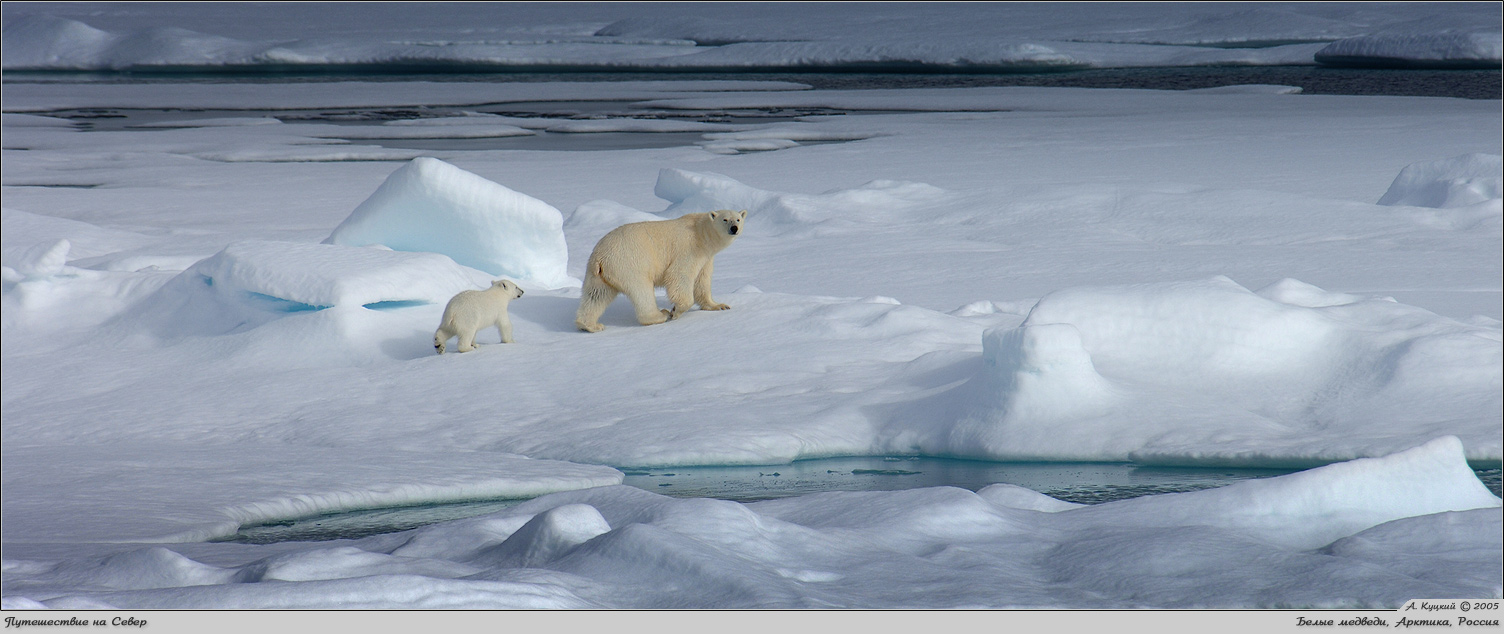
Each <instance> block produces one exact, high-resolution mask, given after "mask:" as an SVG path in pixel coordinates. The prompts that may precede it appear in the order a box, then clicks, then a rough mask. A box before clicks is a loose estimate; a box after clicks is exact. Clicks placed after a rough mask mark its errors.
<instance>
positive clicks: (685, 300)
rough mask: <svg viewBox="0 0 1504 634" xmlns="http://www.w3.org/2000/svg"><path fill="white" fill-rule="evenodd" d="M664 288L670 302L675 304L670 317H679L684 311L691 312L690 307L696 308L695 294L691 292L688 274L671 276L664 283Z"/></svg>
mask: <svg viewBox="0 0 1504 634" xmlns="http://www.w3.org/2000/svg"><path fill="white" fill-rule="evenodd" d="M663 290H664V293H665V294H666V295H668V301H669V303H671V304H673V305H674V309H673V310H672V311H670V312H669V314H668V318H669V319H678V318H679V316H680V315H683V314H684V313H687V312H689V309H691V308H694V305H695V302H694V295H693V294H692V293H691V292H690V288H689V279H688V277H687V276H685V277H680V276H674V277H672V278H670V279H669V280H668V282H667V283H665V284H664V285H663Z"/></svg>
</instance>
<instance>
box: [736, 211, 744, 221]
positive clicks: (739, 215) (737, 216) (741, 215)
mask: <svg viewBox="0 0 1504 634" xmlns="http://www.w3.org/2000/svg"><path fill="white" fill-rule="evenodd" d="M736 219H737V220H746V219H747V210H745V209H743V210H742V211H741V213H739V214H737V215H736Z"/></svg>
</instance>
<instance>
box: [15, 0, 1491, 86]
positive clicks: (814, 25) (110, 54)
mask: <svg viewBox="0 0 1504 634" xmlns="http://www.w3.org/2000/svg"><path fill="white" fill-rule="evenodd" d="M1479 4H1483V3H1479ZM1433 7H1434V5H1433ZM1490 8H1491V7H1488V6H1479V7H1472V6H1468V5H1467V4H1466V3H1459V4H1454V5H1452V6H1443V7H1434V8H1431V9H1430V10H1429V11H1421V10H1420V9H1418V8H1417V7H1416V6H1407V3H1394V4H1393V5H1383V6H1373V5H1358V7H1357V8H1353V9H1347V8H1331V7H1314V8H1309V9H1308V8H1305V7H1298V6H1291V5H1286V6H1281V7H1271V8H1265V7H1257V8H1253V9H1250V8H1248V7H1247V6H1245V5H1240V4H1233V5H1227V6H1225V7H1224V6H1215V5H1206V6H1201V7H1194V8H1190V7H1175V8H1173V9H1172V8H1157V7H1152V6H1131V7H1123V8H1117V7H1111V8H1103V7H1101V6H1097V5H1077V6H1072V5H1061V6H1058V7H1055V6H1048V7H1037V6H1028V5H1023V6H1016V7H1015V6H1007V5H1001V6H982V5H978V6H974V7H973V6H967V7H944V6H942V7H938V8H935V7H919V6H905V5H902V4H898V5H893V6H888V7H880V8H872V7H863V8H860V9H850V8H845V7H838V6H831V7H819V6H806V5H789V6H778V7H758V8H757V9H755V10H753V9H743V8H739V7H730V8H702V7H688V6H675V7H673V8H671V9H660V8H656V7H652V8H644V9H642V10H640V11H634V13H635V14H637V15H634V16H632V17H626V18H624V17H623V15H622V13H621V11H620V10H617V9H615V8H613V7H604V8H589V7H570V8H569V9H554V8H550V7H522V8H513V9H505V10H496V9H490V8H474V9H471V8H448V9H447V10H446V12H444V14H442V15H421V16H412V15H406V16H404V15H403V11H404V10H403V9H401V8H397V9H383V10H382V11H372V12H367V13H370V14H371V15H354V16H352V15H350V14H348V13H342V12H344V11H346V10H341V9H324V10H323V13H322V14H320V13H319V12H318V11H317V10H313V11H310V10H307V9H304V10H297V11H291V10H286V11H282V12H280V13H279V12H278V11H276V10H270V9H269V10H265V11H262V12H260V13H259V14H258V12H257V11H254V10H251V11H244V10H242V11H240V12H238V13H236V12H231V11H230V10H226V14H223V15H221V14H216V13H215V10H196V11H193V12H183V11H175V12H167V10H165V9H163V10H162V11H163V13H161V14H156V15H153V14H152V11H151V10H150V9H148V10H146V11H145V12H141V11H134V12H131V13H129V14H126V15H121V14H119V13H116V14H111V12H109V11H108V10H106V11H103V12H93V13H86V12H83V11H72V10H69V9H68V8H67V7H48V6H46V5H43V6H40V7H37V8H35V9H32V8H18V9H10V10H8V11H7V13H6V17H7V23H6V25H5V32H4V37H3V46H4V50H3V68H4V69H5V70H21V69H29V70H143V69H151V68H172V69H183V68H195V69H203V70H214V69H240V70H244V69H254V68H256V67H264V68H279V69H281V68H297V67H307V68H321V67H339V66H359V67H362V68H367V69H370V68H380V67H386V68H390V69H393V70H394V71H396V72H401V71H402V70H403V69H404V68H405V69H411V68H413V67H414V66H424V65H429V66H447V67H456V66H460V67H478V68H517V67H525V68H529V69H538V68H542V69H548V68H555V69H572V70H573V69H582V68H590V69H598V70H608V71H609V70H652V69H676V70H685V69H704V70H717V69H763V68H767V69H776V68H801V69H821V68H826V69H833V70H847V69H853V68H855V69H871V68H890V69H891V68H896V69H912V68H952V69H990V70H1045V69H1067V68H1114V67H1143V66H1198V65H1213V64H1314V63H1318V62H1323V61H1330V62H1331V63H1366V64H1388V65H1444V66H1445V65H1463V66H1484V67H1497V66H1498V64H1499V36H1498V31H1496V30H1495V31H1493V32H1491V33H1490V32H1487V31H1484V32H1478V29H1477V28H1475V27H1474V25H1476V24H1479V23H1483V24H1497V22H1498V13H1497V12H1496V11H1493V12H1490V11H1489V9H1490ZM566 11H567V13H566ZM858 12H860V14H859V16H860V18H861V19H853V18H854V17H856V16H858ZM429 13H430V14H432V13H433V12H429ZM310 14H311V15H310ZM498 14H502V15H498ZM63 16H69V17H63ZM227 16H230V17H228V18H227ZM290 16H297V17H298V18H301V19H302V20H303V21H306V22H310V23H318V24H320V25H321V26H325V27H326V28H323V29H319V30H311V29H309V27H307V26H304V25H301V24H288V25H285V26H282V28H278V29H275V30H274V31H273V30H270V29H268V27H267V26H266V24H267V23H271V22H277V21H282V22H286V21H289V20H290ZM503 16H504V17H503ZM404 17H406V18H408V19H404ZM153 18H155V19H153ZM310 18H314V19H310ZM317 18H322V19H317ZM80 20H83V21H80ZM85 21H87V22H93V23H96V24H106V23H108V24H111V25H119V26H118V27H112V28H113V29H115V30H111V31H106V30H101V29H100V28H96V26H92V25H90V24H86V23H85ZM410 22H422V23H423V24H424V27H423V28H422V30H423V31H424V33H425V37H422V38H420V39H414V38H413V37H412V35H411V31H406V32H399V31H395V30H393V29H395V28H400V27H393V26H392V25H406V24H408V23H410ZM497 22H500V23H503V24H504V25H503V26H496V27H487V26H483V25H486V24H491V23H497ZM561 23H563V24H568V25H569V27H567V28H566V31H569V33H568V34H561V33H560V31H559V29H560V25H561ZM603 23H604V24H606V26H605V27H603V28H595V27H594V26H586V25H587V24H596V25H598V24H603ZM279 26H280V25H279ZM205 31H216V32H213V33H210V32H205ZM273 33H275V34H276V36H275V37H273V36H272V34H273ZM1344 38H1346V39H1344ZM1329 42H1335V43H1334V44H1332V45H1331V46H1328V47H1326V48H1324V49H1323V48H1322V47H1323V46H1324V45H1325V44H1326V43H1329ZM1229 45H1231V46H1229ZM1318 51H1320V52H1319V53H1318Z"/></svg>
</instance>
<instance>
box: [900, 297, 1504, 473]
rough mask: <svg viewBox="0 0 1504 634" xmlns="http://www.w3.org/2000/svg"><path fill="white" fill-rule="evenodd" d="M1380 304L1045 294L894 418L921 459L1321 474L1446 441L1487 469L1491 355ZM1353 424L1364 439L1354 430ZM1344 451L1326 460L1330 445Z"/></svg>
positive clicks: (1502, 411) (1494, 344)
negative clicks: (1337, 465)
mask: <svg viewBox="0 0 1504 634" xmlns="http://www.w3.org/2000/svg"><path fill="white" fill-rule="evenodd" d="M1500 341H1501V337H1500V332H1499V329H1498V328H1496V327H1484V326H1475V325H1469V324H1464V323H1462V322H1458V321H1454V320H1451V319H1446V318H1443V317H1439V316H1437V315H1434V314H1431V313H1428V312H1426V311H1424V310H1420V309H1417V308H1414V307H1410V306H1405V305H1403V304H1398V303H1395V302H1394V301H1392V300H1388V299H1386V298H1369V297H1360V296H1355V295H1347V294H1342V293H1332V292H1328V291H1324V290H1322V289H1320V288H1317V287H1314V286H1311V285H1309V284H1305V283H1302V282H1299V281H1296V280H1288V279H1287V280H1284V281H1281V282H1279V283H1276V284H1273V285H1270V286H1269V287H1266V288H1264V289H1261V290H1260V291H1259V292H1257V293H1253V292H1250V291H1248V290H1247V289H1245V288H1243V287H1241V286H1239V285H1238V284H1236V283H1234V282H1233V281H1232V280H1230V279H1227V278H1225V277H1217V278H1212V279H1208V280H1201V281H1194V282H1179V283H1160V284H1142V285H1132V286H1118V287H1082V288H1070V289H1065V290H1061V291H1057V292H1055V293H1052V294H1050V295H1047V296H1045V297H1044V298H1043V299H1041V300H1040V301H1039V303H1038V304H1037V305H1035V306H1034V308H1033V310H1032V311H1030V313H1029V315H1028V317H1027V318H1026V319H1025V320H1024V322H1023V323H1022V324H1021V325H1019V326H1018V327H1017V328H994V329H991V330H989V331H987V332H986V334H985V335H984V338H983V353H982V357H983V358H982V360H983V367H982V369H981V370H980V371H979V372H978V373H977V374H976V376H975V377H973V378H972V379H971V380H970V381H969V382H968V383H966V384H964V385H961V386H960V387H957V388H955V389H954V390H951V391H948V392H945V393H942V394H939V395H937V396H934V397H932V398H928V399H923V400H921V401H919V402H917V403H915V404H913V405H911V406H910V407H912V408H913V409H912V410H904V411H903V412H902V413H900V414H899V415H897V416H896V418H895V420H902V421H911V420H915V419H916V418H917V417H921V416H924V415H925V414H930V415H932V416H933V414H932V412H936V411H939V412H948V414H945V415H942V416H941V417H940V418H939V420H947V419H948V420H952V421H954V423H952V424H939V425H937V426H936V427H935V428H934V429H931V430H928V431H927V432H926V431H925V430H923V428H922V426H920V427H919V428H917V429H911V430H906V431H899V432H896V436H895V444H903V443H901V442H898V441H899V440H906V442H907V443H908V444H909V445H910V446H913V447H917V448H919V449H921V450H922V451H925V452H928V453H938V454H950V455H965V456H976V457H986V458H999V459H1050V460H1070V459H1083V460H1101V459H1120V460H1128V459H1132V460H1135V461H1139V462H1147V463H1155V462H1159V463H1164V462H1180V463H1193V464H1227V465H1232V464H1260V463H1264V464H1267V463H1269V462H1270V458H1271V457H1274V456H1279V457H1280V458H1278V459H1275V460H1274V462H1281V461H1284V462H1289V463H1291V464H1292V465H1294V466H1298V465H1300V464H1302V463H1319V462H1322V461H1324V460H1331V459H1338V458H1337V456H1338V455H1339V454H1342V453H1345V452H1352V453H1354V454H1356V455H1359V456H1363V455H1382V454H1384V453H1388V452H1390V451H1393V450H1395V449H1396V448H1398V447H1399V446H1401V445H1404V444H1405V443H1408V442H1410V439H1413V438H1414V436H1415V434H1417V433H1421V434H1426V433H1430V434H1438V435H1439V434H1455V435H1458V436H1461V437H1462V438H1464V440H1465V442H1466V443H1467V444H1468V450H1469V454H1468V455H1469V457H1470V458H1472V459H1478V460H1497V459H1499V456H1500V444H1499V437H1498V421H1499V419H1500V417H1501V416H1504V406H1501V346H1500ZM1358 429H1361V430H1362V432H1361V433H1356V432H1355V430H1358ZM1339 446H1340V447H1342V448H1341V449H1338V447H1339Z"/></svg>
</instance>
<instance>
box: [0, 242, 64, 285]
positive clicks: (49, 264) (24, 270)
mask: <svg viewBox="0 0 1504 634" xmlns="http://www.w3.org/2000/svg"><path fill="white" fill-rule="evenodd" d="M72 246H73V245H72V244H70V243H69V242H68V240H67V239H66V238H65V239H62V240H57V241H54V242H51V243H47V242H43V243H41V244H36V245H33V246H32V247H31V248H29V249H26V250H25V251H22V252H20V253H19V254H18V255H17V256H16V258H15V259H14V261H12V262H11V264H10V265H7V266H6V267H5V281H7V282H19V281H22V280H38V279H46V278H49V277H55V276H57V275H61V274H62V272H63V268H64V267H65V266H66V265H67V264H68V250H69V249H71V248H72Z"/></svg>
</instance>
